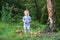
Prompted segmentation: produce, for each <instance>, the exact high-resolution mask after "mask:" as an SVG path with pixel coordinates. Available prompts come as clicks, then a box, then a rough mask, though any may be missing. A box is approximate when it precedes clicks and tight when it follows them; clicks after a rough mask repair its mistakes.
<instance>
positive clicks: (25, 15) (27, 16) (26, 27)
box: [23, 9, 31, 32]
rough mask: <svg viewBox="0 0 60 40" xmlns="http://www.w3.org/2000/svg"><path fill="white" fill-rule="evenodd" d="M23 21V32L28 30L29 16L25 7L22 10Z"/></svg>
mask: <svg viewBox="0 0 60 40" xmlns="http://www.w3.org/2000/svg"><path fill="white" fill-rule="evenodd" d="M23 22H24V32H26V30H28V32H30V22H31V17H30V16H29V10H27V9H26V10H25V11H24V16H23Z"/></svg>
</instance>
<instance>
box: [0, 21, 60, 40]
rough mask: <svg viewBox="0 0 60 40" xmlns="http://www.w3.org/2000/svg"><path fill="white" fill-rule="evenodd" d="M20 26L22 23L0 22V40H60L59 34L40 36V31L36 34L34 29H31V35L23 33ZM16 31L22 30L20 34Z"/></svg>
mask: <svg viewBox="0 0 60 40" xmlns="http://www.w3.org/2000/svg"><path fill="white" fill-rule="evenodd" d="M22 25H23V24H22V23H19V24H12V23H3V22H0V40H60V32H57V33H50V34H49V33H46V34H42V33H39V32H40V31H39V32H37V31H36V29H31V33H24V32H23V27H22ZM32 26H33V25H32ZM42 27H43V26H42ZM42 29H44V27H43V28H42ZM16 30H22V32H21V33H17V32H16Z"/></svg>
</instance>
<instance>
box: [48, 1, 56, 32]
mask: <svg viewBox="0 0 60 40" xmlns="http://www.w3.org/2000/svg"><path fill="white" fill-rule="evenodd" d="M53 4H54V3H53V1H52V0H47V10H48V20H49V21H48V22H49V25H48V26H49V31H54V21H55V20H54V5H53Z"/></svg>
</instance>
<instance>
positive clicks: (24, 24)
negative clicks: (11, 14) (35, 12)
mask: <svg viewBox="0 0 60 40" xmlns="http://www.w3.org/2000/svg"><path fill="white" fill-rule="evenodd" d="M24 32H26V25H25V24H24Z"/></svg>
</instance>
